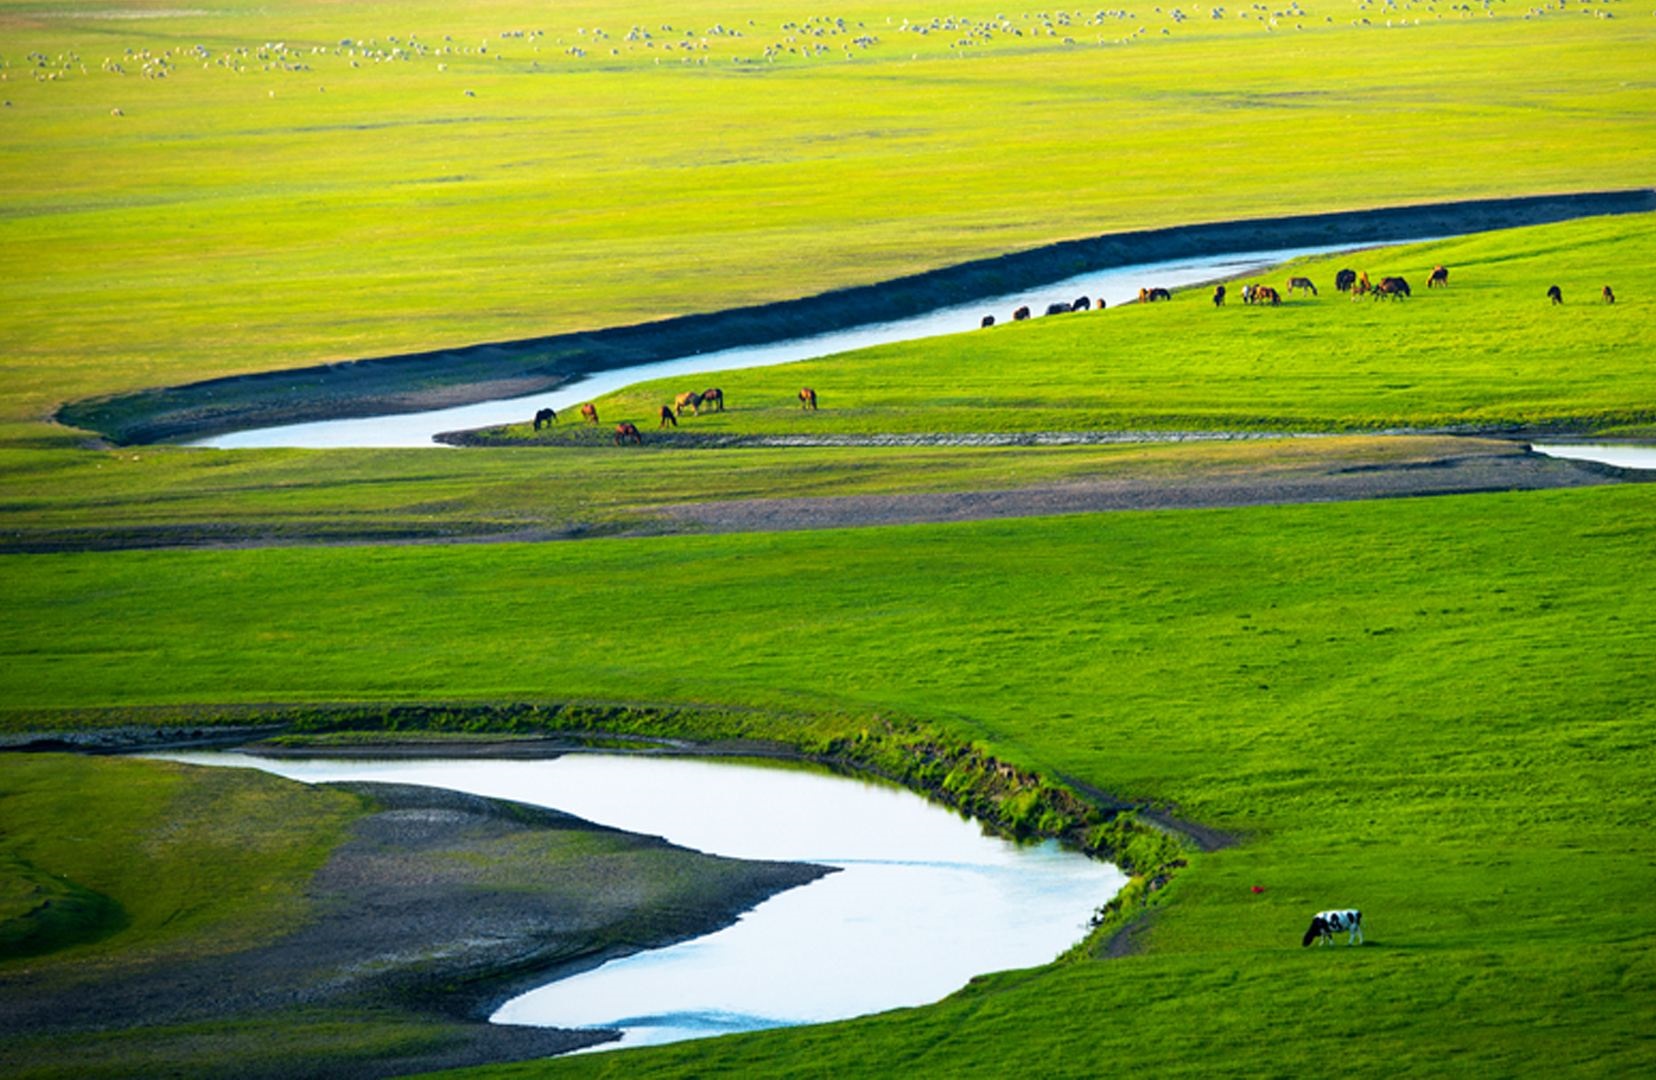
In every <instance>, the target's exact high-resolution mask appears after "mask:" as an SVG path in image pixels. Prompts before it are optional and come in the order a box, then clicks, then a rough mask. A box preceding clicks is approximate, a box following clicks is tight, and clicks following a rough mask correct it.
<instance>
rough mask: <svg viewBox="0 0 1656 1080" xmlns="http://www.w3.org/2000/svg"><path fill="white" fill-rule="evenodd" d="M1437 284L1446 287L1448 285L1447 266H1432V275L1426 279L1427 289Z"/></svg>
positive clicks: (1435, 286)
mask: <svg viewBox="0 0 1656 1080" xmlns="http://www.w3.org/2000/svg"><path fill="white" fill-rule="evenodd" d="M1439 285H1442V286H1443V287H1444V288H1446V289H1447V288H1448V287H1449V268H1448V267H1447V266H1441V265H1440V266H1434V267H1432V276H1431V277H1429V278H1427V279H1426V287H1427V288H1428V289H1435V288H1437V287H1438V286H1439Z"/></svg>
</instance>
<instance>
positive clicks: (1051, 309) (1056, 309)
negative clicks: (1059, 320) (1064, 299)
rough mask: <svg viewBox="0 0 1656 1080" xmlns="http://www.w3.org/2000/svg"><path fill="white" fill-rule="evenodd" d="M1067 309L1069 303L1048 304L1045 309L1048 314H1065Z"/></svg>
mask: <svg viewBox="0 0 1656 1080" xmlns="http://www.w3.org/2000/svg"><path fill="white" fill-rule="evenodd" d="M1068 311H1069V305H1068V304H1048V305H1047V309H1046V313H1047V314H1048V315H1063V314H1066V313H1067V312H1068Z"/></svg>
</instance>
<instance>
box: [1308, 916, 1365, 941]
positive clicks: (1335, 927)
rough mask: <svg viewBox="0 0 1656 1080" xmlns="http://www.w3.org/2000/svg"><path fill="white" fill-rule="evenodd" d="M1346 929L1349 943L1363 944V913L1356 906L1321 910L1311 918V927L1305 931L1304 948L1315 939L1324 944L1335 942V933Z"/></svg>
mask: <svg viewBox="0 0 1656 1080" xmlns="http://www.w3.org/2000/svg"><path fill="white" fill-rule="evenodd" d="M1342 930H1344V931H1345V932H1346V944H1347V945H1361V944H1362V943H1363V913H1362V912H1361V911H1358V910H1357V909H1356V908H1344V909H1342V910H1340V911H1319V912H1317V914H1316V915H1315V916H1313V917H1312V919H1311V928H1310V929H1309V930H1307V931H1306V932H1305V938H1304V940H1302V941H1301V942H1300V946H1301V947H1302V948H1303V947H1305V946H1307V945H1310V944H1311V943H1312V942H1313V941H1319V940H1320V941H1321V943H1322V944H1324V945H1332V944H1334V935H1335V934H1337V933H1339V932H1340V931H1342Z"/></svg>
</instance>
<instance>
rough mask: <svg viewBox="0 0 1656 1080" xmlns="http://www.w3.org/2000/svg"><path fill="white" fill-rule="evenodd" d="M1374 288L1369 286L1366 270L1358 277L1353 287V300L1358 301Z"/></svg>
mask: <svg viewBox="0 0 1656 1080" xmlns="http://www.w3.org/2000/svg"><path fill="white" fill-rule="evenodd" d="M1372 287H1373V286H1371V285H1369V276H1368V271H1367V270H1364V271H1363V272H1362V273H1361V274H1358V275H1357V280H1356V282H1355V283H1353V284H1352V286H1351V298H1352V299H1353V300H1355V299H1357V298H1358V297H1359V296H1362V295H1363V294H1364V293H1366V292H1368V291H1369V290H1370V289H1371V288H1372Z"/></svg>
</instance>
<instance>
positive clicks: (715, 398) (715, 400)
mask: <svg viewBox="0 0 1656 1080" xmlns="http://www.w3.org/2000/svg"><path fill="white" fill-rule="evenodd" d="M702 404H703V405H707V406H710V407H711V408H712V409H713V411H714V412H724V391H723V390H720V389H719V388H718V387H717V386H709V387H708V388H707V389H706V390H703V391H702Z"/></svg>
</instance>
